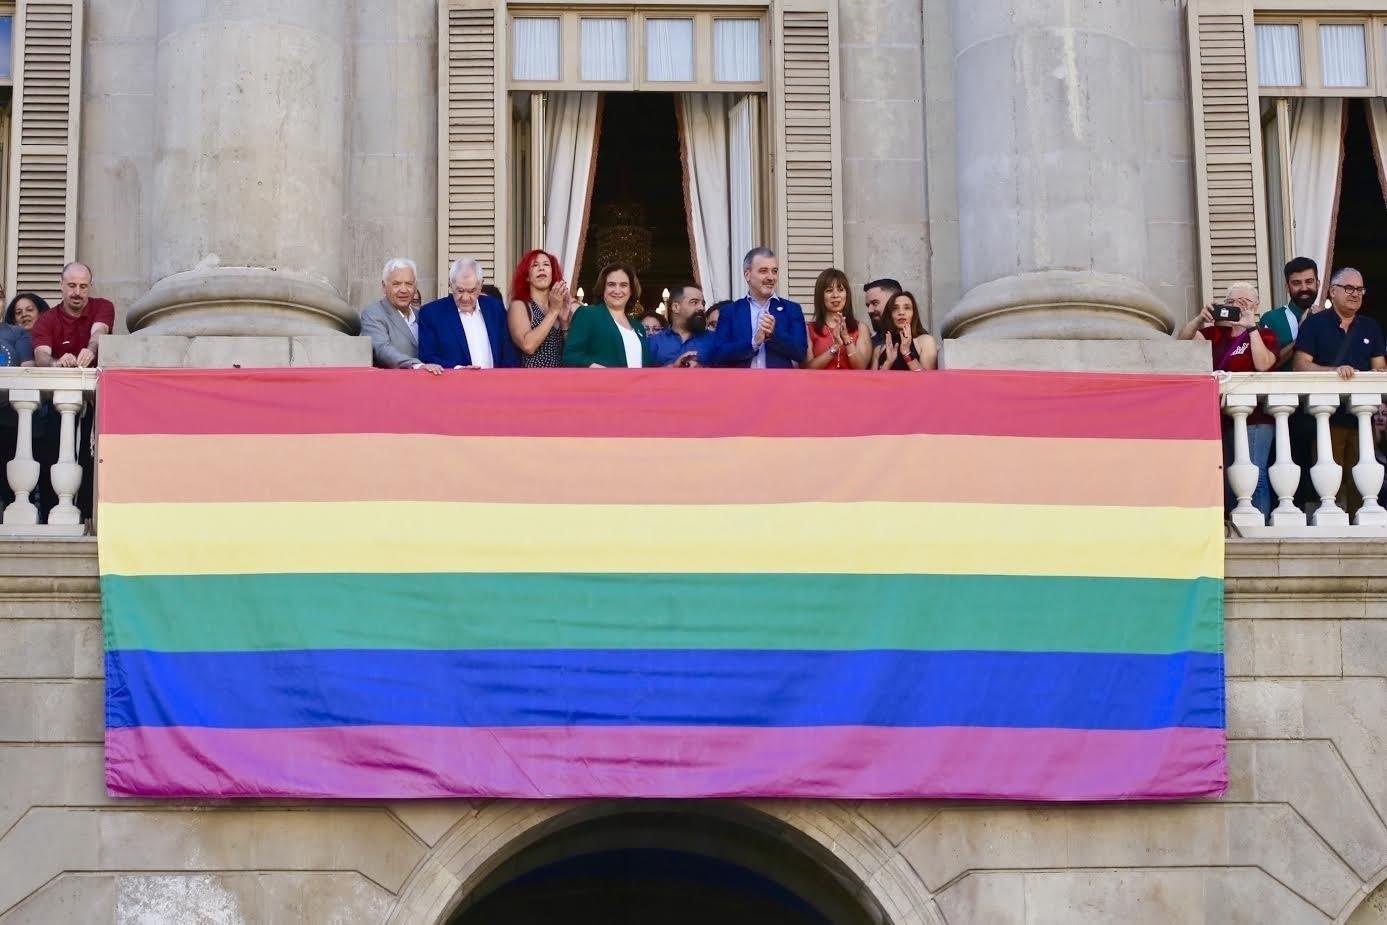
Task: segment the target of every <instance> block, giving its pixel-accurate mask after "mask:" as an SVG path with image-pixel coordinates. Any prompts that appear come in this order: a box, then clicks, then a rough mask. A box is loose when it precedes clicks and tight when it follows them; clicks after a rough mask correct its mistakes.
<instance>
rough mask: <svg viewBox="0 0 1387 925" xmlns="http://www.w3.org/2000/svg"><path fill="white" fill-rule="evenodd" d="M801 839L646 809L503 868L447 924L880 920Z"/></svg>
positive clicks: (532, 851)
mask: <svg viewBox="0 0 1387 925" xmlns="http://www.w3.org/2000/svg"><path fill="white" fill-rule="evenodd" d="M802 841H804V840H803V839H802V837H801V836H799V835H798V834H797V833H795V832H794V830H793V829H791V828H790V827H788V826H785V825H784V824H783V823H779V822H777V821H776V820H773V819H770V818H769V817H764V816H760V815H759V814H752V813H750V812H745V811H739V810H737V809H736V808H725V807H724V808H719V809H716V810H711V811H706V810H705V811H691V810H688V809H686V808H682V807H680V808H673V807H670V806H654V805H652V806H651V807H649V808H640V807H638V808H634V809H630V810H622V811H618V812H615V813H609V814H605V815H602V816H599V817H597V818H587V819H583V820H581V821H578V822H575V823H573V824H571V825H567V826H563V827H560V828H558V829H557V830H556V831H551V832H550V833H549V834H548V835H545V836H544V837H541V838H539V839H538V840H536V841H534V842H532V843H531V844H529V845H528V846H527V847H525V848H523V849H521V850H520V851H519V852H517V853H516V854H515V855H513V856H512V857H510V858H508V859H506V860H505V861H504V862H502V863H501V864H500V865H499V866H498V867H497V868H495V869H494V870H493V871H491V873H490V874H489V875H488V876H487V877H486V878H485V879H484V880H482V882H481V883H479V884H478V885H477V887H476V888H475V889H473V890H472V891H471V892H470V893H469V894H468V895H467V896H466V897H465V898H464V899H463V901H462V904H461V905H460V906H459V907H458V908H457V910H456V911H455V912H454V913H453V914H452V916H451V917H450V918H449V919H448V922H449V925H480V923H486V925H528V923H538V922H551V921H558V920H562V921H570V922H587V921H593V922H611V923H622V922H637V921H658V922H661V923H663V925H685V923H688V925H693V923H706V922H717V923H718V925H744V923H745V925H751V923H765V922H777V923H784V925H884V923H886V922H887V917H886V915H885V914H884V912H883V911H882V910H881V908H880V907H879V906H878V905H877V904H876V903H875V902H874V901H873V900H872V899H871V898H870V896H869V894H868V892H867V890H866V889H865V888H864V887H863V886H862V885H861V883H860V882H858V881H857V880H856V878H855V877H854V876H853V875H852V874H851V873H850V872H849V871H847V869H846V868H844V867H843V866H842V865H841V863H840V862H838V861H837V860H836V859H834V858H833V857H832V856H831V855H829V854H828V853H827V852H826V851H823V850H822V849H819V848H818V847H817V846H813V845H807V844H801V843H800V842H802Z"/></svg>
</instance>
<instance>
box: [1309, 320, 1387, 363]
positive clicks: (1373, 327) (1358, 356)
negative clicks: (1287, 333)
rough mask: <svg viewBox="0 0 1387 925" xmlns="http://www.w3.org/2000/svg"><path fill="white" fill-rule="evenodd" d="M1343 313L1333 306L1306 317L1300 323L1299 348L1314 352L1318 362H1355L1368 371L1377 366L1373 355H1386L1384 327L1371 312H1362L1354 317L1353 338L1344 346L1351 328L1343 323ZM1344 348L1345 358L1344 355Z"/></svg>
mask: <svg viewBox="0 0 1387 925" xmlns="http://www.w3.org/2000/svg"><path fill="white" fill-rule="evenodd" d="M1339 324H1340V321H1339V315H1338V313H1337V312H1335V311H1334V309H1332V308H1326V309H1325V310H1324V311H1322V312H1315V314H1313V315H1311V316H1310V317H1308V318H1306V319H1305V320H1304V321H1302V322H1301V323H1300V333H1299V334H1297V335H1296V340H1295V348H1296V350H1297V351H1304V352H1305V353H1308V354H1310V361H1311V362H1313V363H1314V364H1315V365H1316V366H1333V367H1337V366H1352V367H1353V368H1354V369H1357V370H1361V371H1363V372H1367V371H1368V370H1370V369H1372V368H1373V357H1380V356H1384V350H1383V342H1382V328H1381V327H1379V326H1378V323H1377V322H1376V321H1374V320H1373V319H1372V318H1369V317H1368V316H1367V315H1365V314H1363V313H1362V312H1359V313H1358V314H1357V315H1356V316H1354V318H1353V322H1352V328H1351V331H1352V334H1353V340H1352V341H1350V342H1349V344H1348V346H1347V348H1346V349H1342V348H1343V345H1344V338H1345V336H1347V335H1348V333H1349V332H1348V331H1345V330H1344V329H1343V328H1341V327H1339ZM1341 350H1342V358H1341Z"/></svg>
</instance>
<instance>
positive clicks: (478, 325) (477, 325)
mask: <svg viewBox="0 0 1387 925" xmlns="http://www.w3.org/2000/svg"><path fill="white" fill-rule="evenodd" d="M458 317H459V318H461V319H462V333H463V334H464V335H465V336H466V337H467V352H468V353H470V354H472V365H473V366H480V367H481V368H482V369H491V368H493V367H494V366H495V365H496V360H495V358H494V357H493V356H492V355H491V337H490V335H488V334H487V331H486V319H485V318H483V317H482V309H481V306H477V307H476V308H474V309H472V310H471V311H470V312H465V311H463V310H462V309H460V308H459V309H458Z"/></svg>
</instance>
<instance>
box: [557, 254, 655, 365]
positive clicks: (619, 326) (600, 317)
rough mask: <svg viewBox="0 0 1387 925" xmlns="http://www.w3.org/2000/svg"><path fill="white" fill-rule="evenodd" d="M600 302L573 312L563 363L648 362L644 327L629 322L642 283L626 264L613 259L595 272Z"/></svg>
mask: <svg viewBox="0 0 1387 925" xmlns="http://www.w3.org/2000/svg"><path fill="white" fill-rule="evenodd" d="M595 289H596V291H597V292H598V293H599V294H600V295H601V298H602V302H601V303H600V304H597V305H584V306H583V307H582V308H580V309H578V310H577V311H576V312H574V313H573V324H572V325H570V326H569V329H568V343H566V344H565V345H564V351H563V365H565V366H590V367H597V368H600V367H604V366H626V367H637V368H638V367H641V366H650V365H651V362H650V347H649V346H647V345H646V343H645V328H644V327H642V326H641V325H639V324H632V323H631V316H630V314H629V311H630V309H631V308H633V307H638V306H639V305H640V298H641V283H640V280H639V279H637V278H636V271H635V270H634V269H633V268H632V267H631V266H630V265H628V264H624V263H613V264H608V265H607V266H605V267H603V268H602V272H601V273H598V274H597V286H596V287H595Z"/></svg>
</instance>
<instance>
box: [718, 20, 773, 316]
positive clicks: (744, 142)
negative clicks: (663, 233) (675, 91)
mask: <svg viewBox="0 0 1387 925" xmlns="http://www.w3.org/2000/svg"><path fill="white" fill-rule="evenodd" d="M758 25H759V24H758ZM727 119H728V133H727V166H728V184H727V186H728V192H729V200H728V205H729V211H730V213H731V219H732V220H731V222H730V224H729V226H728V231H729V234H728V237H729V239H730V242H729V243H730V244H731V249H732V252H731V253H730V254H729V255H728V256H729V257H730V258H731V263H730V265H729V279H730V280H731V288H730V289H728V290H725V291H723V290H719V295H718V297H719V298H723V299H734V298H738V297H740V296H741V294H742V293H741V292H740V289H741V285H742V258H743V257H745V256H746V252H747V251H749V250H751V249H752V248H753V247H755V246H756V245H758V244H760V243H762V242H761V241H760V240H759V238H760V233H759V231H760V230H759V228H758V227H757V226H758V225H760V214H761V97H759V96H757V95H755V94H747V95H746V96H743V97H741V98H740V99H736V100H734V102H733V103H732V110H731V112H729V113H728V116H727Z"/></svg>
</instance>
